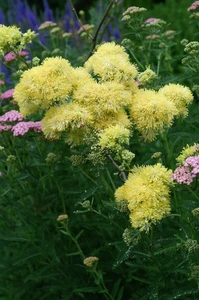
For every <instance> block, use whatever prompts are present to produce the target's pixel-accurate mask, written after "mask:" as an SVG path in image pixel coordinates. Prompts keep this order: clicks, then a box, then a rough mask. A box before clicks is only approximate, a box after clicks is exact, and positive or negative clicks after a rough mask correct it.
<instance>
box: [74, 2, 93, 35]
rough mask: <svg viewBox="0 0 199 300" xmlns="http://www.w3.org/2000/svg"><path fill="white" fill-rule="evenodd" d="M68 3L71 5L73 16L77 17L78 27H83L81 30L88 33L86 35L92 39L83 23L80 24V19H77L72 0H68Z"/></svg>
mask: <svg viewBox="0 0 199 300" xmlns="http://www.w3.org/2000/svg"><path fill="white" fill-rule="evenodd" d="M69 3H70V5H71V8H72V11H73V12H74V14H75V17H76V18H77V21H78V22H79V25H80V27H81V28H82V29H83V31H84V32H85V33H86V34H87V35H88V37H89V38H90V39H91V40H93V37H92V35H91V34H90V33H89V32H88V31H87V30H86V28H85V27H84V25H83V24H82V22H81V20H80V19H79V17H78V14H77V12H76V9H75V8H74V6H73V3H72V1H71V0H69Z"/></svg>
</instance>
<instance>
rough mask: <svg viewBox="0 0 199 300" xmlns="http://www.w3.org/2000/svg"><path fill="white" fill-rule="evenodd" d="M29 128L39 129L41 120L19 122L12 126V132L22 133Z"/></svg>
mask: <svg viewBox="0 0 199 300" xmlns="http://www.w3.org/2000/svg"><path fill="white" fill-rule="evenodd" d="M30 129H33V130H34V131H36V132H39V131H41V130H42V129H41V122H32V121H29V122H19V123H17V124H16V125H14V126H13V127H12V132H13V135H14V136H18V135H24V134H25V133H27V132H28V131H29V130H30Z"/></svg>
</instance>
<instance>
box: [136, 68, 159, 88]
mask: <svg viewBox="0 0 199 300" xmlns="http://www.w3.org/2000/svg"><path fill="white" fill-rule="evenodd" d="M157 78H158V76H157V74H156V73H155V72H153V71H152V70H151V69H150V68H149V67H148V68H146V70H145V71H144V72H142V73H139V74H138V80H139V82H140V83H141V84H142V85H146V84H150V83H152V82H153V81H154V80H156V79H157Z"/></svg>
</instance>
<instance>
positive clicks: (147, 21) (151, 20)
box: [144, 18, 159, 24]
mask: <svg viewBox="0 0 199 300" xmlns="http://www.w3.org/2000/svg"><path fill="white" fill-rule="evenodd" d="M157 20H159V19H157V18H149V19H147V20H146V21H145V22H144V23H145V24H148V23H153V22H155V21H157Z"/></svg>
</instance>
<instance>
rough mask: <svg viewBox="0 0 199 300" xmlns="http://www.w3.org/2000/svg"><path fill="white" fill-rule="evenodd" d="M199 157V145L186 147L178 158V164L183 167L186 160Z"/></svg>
mask: <svg viewBox="0 0 199 300" xmlns="http://www.w3.org/2000/svg"><path fill="white" fill-rule="evenodd" d="M193 155H199V144H194V145H193V146H189V145H186V147H184V148H183V149H182V151H181V154H180V155H179V156H178V157H177V159H176V160H177V162H178V163H179V164H181V165H183V164H184V162H185V160H186V159H187V158H188V157H189V156H193Z"/></svg>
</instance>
